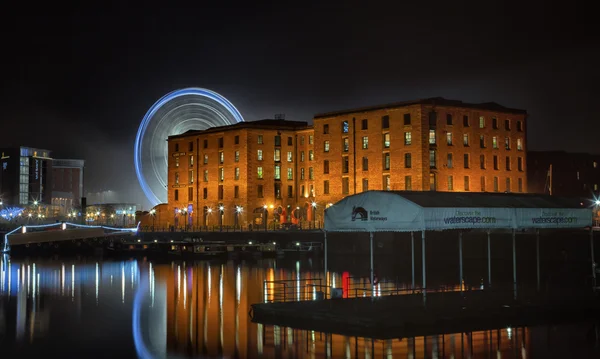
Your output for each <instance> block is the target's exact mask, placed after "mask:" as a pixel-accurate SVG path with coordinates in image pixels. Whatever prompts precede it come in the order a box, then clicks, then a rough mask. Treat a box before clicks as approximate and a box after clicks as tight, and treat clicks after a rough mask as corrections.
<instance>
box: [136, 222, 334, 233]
mask: <svg viewBox="0 0 600 359" xmlns="http://www.w3.org/2000/svg"><path fill="white" fill-rule="evenodd" d="M322 228H323V226H322V223H320V222H317V223H316V224H314V225H313V223H312V222H311V223H308V224H307V223H303V224H301V225H297V226H291V227H290V226H285V225H282V224H281V223H272V224H269V226H268V227H267V228H265V226H264V225H253V224H250V225H245V226H242V225H237V226H236V225H234V226H226V225H223V226H220V225H218V224H217V225H210V226H158V225H156V226H153V225H151V224H149V225H143V226H140V231H142V232H273V231H275V232H278V231H281V232H293V231H316V230H321V229H322Z"/></svg>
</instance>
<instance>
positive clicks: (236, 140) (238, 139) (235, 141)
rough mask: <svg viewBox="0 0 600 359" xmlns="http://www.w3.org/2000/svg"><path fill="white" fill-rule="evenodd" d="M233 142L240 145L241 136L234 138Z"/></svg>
mask: <svg viewBox="0 0 600 359" xmlns="http://www.w3.org/2000/svg"><path fill="white" fill-rule="evenodd" d="M233 143H234V144H236V145H239V144H240V136H235V137H234V138H233Z"/></svg>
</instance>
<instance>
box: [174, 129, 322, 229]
mask: <svg viewBox="0 0 600 359" xmlns="http://www.w3.org/2000/svg"><path fill="white" fill-rule="evenodd" d="M313 142H314V139H313V136H312V131H311V129H310V127H308V124H307V123H306V122H295V121H283V120H262V121H254V122H242V123H238V124H235V125H231V126H227V127H217V128H211V129H207V130H202V131H188V132H186V133H184V134H181V135H177V136H170V137H169V161H168V168H169V176H168V188H169V189H168V200H169V204H168V211H169V212H171V213H172V219H163V222H164V221H166V222H167V223H166V224H167V225H174V226H175V227H181V226H184V225H188V226H218V225H221V224H222V225H228V226H231V225H242V226H247V225H249V224H252V225H256V226H263V225H264V223H265V222H264V220H263V218H266V219H267V220H269V218H270V219H271V220H272V219H273V218H276V220H277V221H281V222H296V223H297V222H299V221H300V219H301V218H302V217H303V218H304V219H307V213H306V211H304V212H303V213H304V215H302V214H301V212H302V209H303V208H305V207H308V206H309V205H308V201H309V199H308V198H307V196H308V195H309V193H310V191H311V190H313V191H314V184H315V182H314V180H311V178H312V176H314V172H313V169H312V167H310V165H308V164H307V163H308V162H311V163H314V152H313V148H312V147H313ZM265 206H266V208H265ZM163 224H164V223H163Z"/></svg>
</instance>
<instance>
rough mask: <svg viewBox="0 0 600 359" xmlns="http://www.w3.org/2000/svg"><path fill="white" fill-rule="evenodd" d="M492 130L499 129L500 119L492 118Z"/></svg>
mask: <svg viewBox="0 0 600 359" xmlns="http://www.w3.org/2000/svg"><path fill="white" fill-rule="evenodd" d="M492 128H493V129H494V130H497V129H498V119H497V118H496V117H492Z"/></svg>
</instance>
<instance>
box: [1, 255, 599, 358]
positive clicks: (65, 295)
mask: <svg viewBox="0 0 600 359" xmlns="http://www.w3.org/2000/svg"><path fill="white" fill-rule="evenodd" d="M276 264H277V265H276ZM0 268H1V271H0V275H1V277H0V340H2V341H1V342H2V347H3V350H8V352H9V353H12V354H13V355H14V356H23V357H25V356H33V355H36V354H37V355H41V354H44V355H46V356H49V355H50V354H53V353H54V352H56V354H62V355H63V357H93V356H94V355H95V354H97V351H98V350H101V351H102V353H103V356H107V357H108V356H110V357H135V356H136V355H137V356H139V357H142V358H163V357H198V356H202V357H231V358H255V357H263V358H382V357H383V358H415V359H416V358H489V357H495V358H527V357H531V356H532V355H534V356H535V355H536V350H537V353H538V357H539V356H543V355H544V354H541V353H542V351H543V352H544V353H552V351H548V348H551V347H552V346H558V347H560V345H561V341H560V340H556V338H554V339H555V340H551V338H552V335H553V332H552V330H551V329H550V328H502V329H492V330H483V331H477V332H472V333H455V334H445V335H434V336H427V337H417V338H403V339H394V340H371V339H368V338H356V337H347V336H342V335H335V334H333V335H332V334H325V333H319V332H314V331H306V330H296V329H292V328H282V327H278V326H266V325H264V326H263V325H260V324H254V323H252V322H251V321H250V318H249V315H248V313H249V311H250V305H251V304H254V303H260V302H264V301H267V300H269V299H273V296H274V294H273V291H274V290H275V289H276V288H274V284H272V283H269V282H268V281H274V280H288V281H290V283H291V286H292V287H293V288H295V290H294V291H293V292H294V293H293V294H292V298H294V299H303V298H307V299H311V298H312V297H313V295H314V287H311V289H307V290H306V291H303V286H304V283H305V282H303V280H316V279H319V278H321V276H322V272H321V269H320V268H316V269H314V270H313V268H312V266H311V263H310V262H308V261H294V262H291V263H289V264H285V263H281V262H279V263H276V262H275V261H272V260H261V261H257V262H253V263H252V264H249V263H244V262H233V261H229V262H222V263H215V262H195V263H186V262H174V263H150V262H146V261H135V260H129V261H122V262H108V261H107V262H102V261H96V260H93V259H89V260H84V261H75V260H67V259H65V260H62V261H59V260H54V261H50V260H43V261H36V262H34V261H26V260H19V261H16V260H15V261H10V259H9V257H7V256H4V257H2V258H0ZM119 277H120V278H119ZM342 278H343V276H342V274H339V273H330V276H329V277H328V278H327V282H328V283H329V284H331V285H335V284H334V283H342V282H343V281H344V280H343V279H342ZM118 279H120V282H119V281H118ZM265 281H267V282H265ZM127 282H130V283H127ZM127 284H130V285H127ZM265 287H266V290H267V291H268V292H269V291H270V293H271V294H270V297H269V295H267V293H265ZM213 295H214V296H216V297H215V300H212V297H213ZM578 330H580V331H581V333H582V336H585V335H586V334H588V332H589V331H586V328H585V327H578ZM540 338H542V339H540ZM532 343H536V344H535V345H533V344H532ZM540 343H541V344H540ZM586 343H587V344H589V346H590V347H592V349H590V350H592V351H590V352H589V353H592V354H590V355H591V356H590V357H594V356H597V355H598V352H597V351H596V352H593V345H594V344H593V342H592V343H591V344H590V343H588V342H586V341H585V340H584V341H583V344H586ZM7 344H8V345H7ZM11 344H12V347H11ZM117 344H118V345H117ZM563 344H564V345H571V344H570V343H563ZM540 345H541V346H540ZM586 350H587V349H586ZM557 352H559V351H557ZM547 355H548V354H546V356H547ZM573 355H575V354H573ZM586 355H587V351H584V352H582V353H578V354H577V356H578V357H586ZM2 357H3V358H4V357H5V356H2ZM7 357H11V356H10V355H9V356H7Z"/></svg>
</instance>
